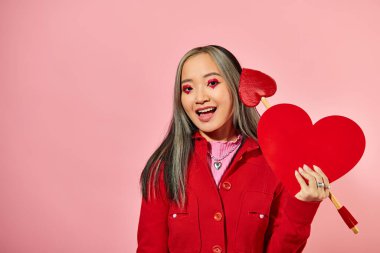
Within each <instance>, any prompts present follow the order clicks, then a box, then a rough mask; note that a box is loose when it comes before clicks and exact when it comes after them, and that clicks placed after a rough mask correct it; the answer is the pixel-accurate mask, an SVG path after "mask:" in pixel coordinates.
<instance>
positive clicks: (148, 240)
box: [136, 173, 169, 253]
mask: <svg viewBox="0 0 380 253" xmlns="http://www.w3.org/2000/svg"><path fill="white" fill-rule="evenodd" d="M150 193H151V194H150V195H151V196H152V197H149V198H148V200H145V199H144V198H142V200H141V210H140V218H139V224H138V231H137V244H138V245H137V251H136V252H137V253H168V252H169V250H168V244H167V241H168V222H167V221H168V220H167V219H168V218H167V217H168V210H169V203H168V199H167V197H166V189H165V185H164V179H163V173H161V174H160V178H159V191H157V194H156V196H155V197H153V196H154V195H152V192H150Z"/></svg>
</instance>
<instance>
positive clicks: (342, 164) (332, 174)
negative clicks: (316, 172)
mask: <svg viewBox="0 0 380 253" xmlns="http://www.w3.org/2000/svg"><path fill="white" fill-rule="evenodd" d="M257 131H258V140H259V144H260V147H261V150H262V152H263V154H264V157H265V159H266V160H267V162H268V164H269V165H270V166H271V168H272V169H273V171H274V172H275V174H276V175H277V176H278V177H279V179H280V180H281V181H282V182H283V183H284V185H285V187H286V188H287V189H288V191H289V192H290V193H291V194H293V195H295V194H296V193H297V192H299V190H300V186H299V184H298V182H297V180H296V178H295V176H294V171H295V170H296V169H297V168H298V167H301V166H303V165H304V164H307V165H308V166H309V167H312V165H317V166H318V167H320V168H321V169H322V170H323V171H324V172H325V174H326V175H327V177H328V178H329V181H330V182H333V181H335V180H337V179H338V178H340V177H342V176H343V175H344V174H346V173H347V172H348V171H350V170H351V169H352V168H353V167H354V166H355V165H356V164H357V163H358V161H359V160H360V158H361V157H362V155H363V153H364V149H365V137H364V134H363V131H362V130H361V128H360V127H359V126H358V125H357V124H356V123H355V122H354V121H352V120H351V119H349V118H346V117H343V116H328V117H325V118H323V119H321V120H319V121H318V122H316V123H315V124H314V125H313V123H312V121H311V119H310V117H309V115H308V114H307V113H306V112H305V111H304V110H302V109H301V108H300V107H297V106H295V105H292V104H278V105H275V106H272V107H271V108H269V109H268V110H266V111H265V113H264V114H263V116H262V117H261V119H260V121H259V124H258V129H257Z"/></svg>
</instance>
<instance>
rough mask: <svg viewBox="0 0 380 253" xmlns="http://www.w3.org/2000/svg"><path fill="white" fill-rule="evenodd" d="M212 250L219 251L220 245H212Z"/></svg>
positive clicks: (219, 252)
mask: <svg viewBox="0 0 380 253" xmlns="http://www.w3.org/2000/svg"><path fill="white" fill-rule="evenodd" d="M212 252H214V253H221V252H222V247H220V246H219V245H214V246H213V247H212Z"/></svg>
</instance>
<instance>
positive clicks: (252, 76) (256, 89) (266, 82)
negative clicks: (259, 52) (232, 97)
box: [239, 68, 277, 107]
mask: <svg viewBox="0 0 380 253" xmlns="http://www.w3.org/2000/svg"><path fill="white" fill-rule="evenodd" d="M276 90H277V85H276V82H275V81H274V80H273V78H271V77H270V76H268V75H266V74H264V73H262V72H260V71H258V70H253V69H246V68H243V69H242V72H241V75H240V81H239V96H240V99H241V101H242V102H243V104H244V105H245V106H248V107H255V106H256V105H258V104H259V103H260V100H261V98H262V97H270V96H273V95H274V93H276Z"/></svg>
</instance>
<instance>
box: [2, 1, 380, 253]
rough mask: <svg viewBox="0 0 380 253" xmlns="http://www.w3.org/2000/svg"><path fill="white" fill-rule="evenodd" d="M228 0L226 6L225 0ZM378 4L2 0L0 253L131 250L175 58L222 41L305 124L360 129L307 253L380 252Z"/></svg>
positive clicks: (165, 121) (166, 114)
mask: <svg viewBox="0 0 380 253" xmlns="http://www.w3.org/2000/svg"><path fill="white" fill-rule="evenodd" d="M227 2H228V4H227ZM379 13H380V3H379V1H375V0H373V1H370V0H365V1H338V0H336V1H327V0H322V1H320V0H318V1H314V0H313V1H301V0H298V1H265V2H264V1H252V0H246V1H233V2H231V1H226V3H222V2H221V1H199V0H195V1H187V2H182V1H150V2H148V1H121V0H119V1H116V0H108V1H97V0H91V1H85V0H75V1H74V0H73V1H51V0H50V1H48V0H34V1H26V0H24V1H12V0H1V1H0V36H1V37H0V252H1V253H3V252H7V253H16V252H23V253H24V252H28V253H34V252H35V253H37V252H38V253H43V252H49V253H50V252H70V253H77V252H78V253H79V252H92V253H97V252H99V253H103V252H115V253H118V252H120V253H121V252H134V251H135V249H136V230H137V222H138V215H139V208H140V195H139V185H138V179H139V175H140V172H141V170H142V168H143V166H144V164H145V162H146V160H147V159H148V157H149V155H150V154H151V153H152V152H153V150H154V149H155V148H156V147H157V145H158V144H159V142H160V141H161V140H162V138H163V135H164V133H165V132H166V129H167V127H168V125H169V120H170V114H171V112H172V101H171V98H172V87H173V82H174V74H175V69H176V65H177V62H178V60H179V59H180V57H181V56H182V55H183V54H184V53H185V52H186V51H187V50H189V49H190V48H192V47H195V46H199V45H205V44H220V45H222V46H224V47H226V48H228V49H230V50H231V51H232V52H233V53H234V54H235V55H236V56H237V58H238V59H239V60H240V61H241V63H242V65H243V66H244V67H249V68H255V69H259V70H262V71H264V72H266V73H268V74H270V75H271V76H272V77H273V78H274V79H275V80H276V81H277V83H278V86H279V87H278V92H277V94H276V95H275V96H274V97H273V98H270V99H269V101H270V102H271V103H272V104H277V103H281V102H290V103H294V104H297V105H299V106H301V107H303V108H304V109H305V110H306V111H308V112H309V114H310V115H311V116H312V118H313V119H314V120H317V119H319V118H321V117H324V116H327V115H331V114H339V115H344V116H347V117H350V118H351V119H354V120H355V121H356V122H357V123H358V124H359V125H360V126H362V128H363V130H364V132H365V134H366V137H367V149H366V152H365V154H364V157H363V158H362V160H361V161H360V162H359V164H358V165H357V166H356V168H355V169H354V170H353V171H351V172H350V173H349V174H347V175H346V176H345V177H344V178H342V179H341V180H340V181H338V182H336V183H334V184H333V190H334V191H333V192H334V193H335V195H336V196H337V197H338V198H339V199H340V200H341V202H343V203H344V204H345V205H346V206H347V207H348V208H349V209H350V210H351V212H352V213H353V214H354V216H355V217H356V218H357V219H358V221H359V229H360V233H359V235H356V236H355V235H353V233H352V232H351V231H350V230H348V229H347V228H346V226H345V225H344V224H343V222H342V220H341V219H340V218H339V216H338V214H337V212H336V211H335V210H334V208H333V206H332V204H331V203H330V202H329V201H328V200H326V201H325V202H324V203H323V204H322V205H321V208H320V210H319V212H318V214H317V216H316V218H315V222H314V224H313V227H312V235H311V238H310V240H309V243H308V245H307V247H306V250H305V252H355V251H356V250H361V251H363V252H380V251H379V250H380V247H379V245H380V244H379V242H378V240H377V241H376V238H378V235H377V233H378V230H377V229H378V226H379V222H378V220H376V217H377V216H378V214H379V213H380V204H379V194H380V189H379V187H378V186H379V176H380V172H379V168H380V166H379V165H380V164H379V160H378V158H379V134H378V133H376V131H379V128H380V120H379V116H378V115H379V109H378V108H379V106H378V104H377V102H379V88H378V86H379V83H380V75H379V66H380V49H379V45H380V34H379V24H380V23H379V22H380V16H379V15H378V14H379Z"/></svg>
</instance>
